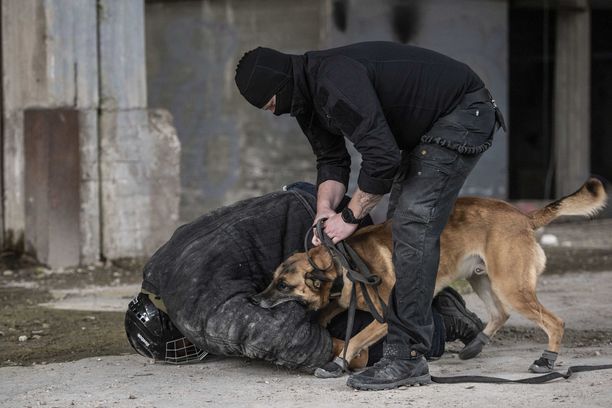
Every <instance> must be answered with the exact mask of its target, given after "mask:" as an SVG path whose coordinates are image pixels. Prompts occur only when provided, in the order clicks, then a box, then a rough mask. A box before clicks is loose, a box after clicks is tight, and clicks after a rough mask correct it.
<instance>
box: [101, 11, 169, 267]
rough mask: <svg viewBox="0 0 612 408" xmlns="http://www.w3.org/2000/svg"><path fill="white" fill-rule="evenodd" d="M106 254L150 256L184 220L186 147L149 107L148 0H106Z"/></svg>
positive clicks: (103, 139) (103, 62)
mask: <svg viewBox="0 0 612 408" xmlns="http://www.w3.org/2000/svg"><path fill="white" fill-rule="evenodd" d="M98 24H99V33H100V39H99V40H100V45H99V49H100V54H99V55H100V92H101V106H100V107H101V110H100V174H101V177H102V179H101V192H102V194H101V205H102V207H101V210H102V253H103V255H104V256H105V257H106V258H110V259H113V258H121V257H138V256H148V255H150V254H151V252H153V251H154V250H155V249H156V248H157V247H159V246H160V245H161V244H162V243H163V242H165V241H166V240H167V239H168V238H169V237H170V235H171V233H172V231H173V230H174V228H175V227H176V226H177V223H178V205H179V201H178V200H179V197H180V194H179V193H178V190H179V189H180V180H179V160H180V159H179V157H180V144H179V142H178V138H177V136H176V132H175V131H174V128H173V126H172V123H171V121H172V119H171V116H170V114H169V113H167V112H165V111H151V112H149V111H148V110H147V93H146V70H145V66H146V65H145V62H146V61H145V41H144V36H145V31H144V30H145V27H144V1H141V0H138V1H136V0H133V1H124V0H99V16H98Z"/></svg>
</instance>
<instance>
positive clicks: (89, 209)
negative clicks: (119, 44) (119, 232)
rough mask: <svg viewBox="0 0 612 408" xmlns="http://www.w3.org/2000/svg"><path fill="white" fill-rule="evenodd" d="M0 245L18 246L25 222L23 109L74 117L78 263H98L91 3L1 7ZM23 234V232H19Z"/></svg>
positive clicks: (41, 1)
mask: <svg viewBox="0 0 612 408" xmlns="http://www.w3.org/2000/svg"><path fill="white" fill-rule="evenodd" d="M1 7H2V44H1V46H2V88H3V92H2V105H3V109H2V127H3V132H2V133H3V159H4V160H3V163H2V164H3V182H4V183H3V188H4V220H5V222H4V229H3V231H4V238H5V242H4V245H5V246H13V247H17V249H21V248H22V247H23V237H24V232H25V224H26V222H25V220H26V205H25V203H26V200H27V199H28V197H26V195H25V193H26V192H25V160H26V157H25V154H24V111H25V110H26V109H28V108H33V107H35V108H49V109H50V108H60V107H70V108H73V109H77V110H78V112H79V117H80V119H79V121H78V122H79V126H80V128H79V149H80V155H81V162H80V166H81V168H82V171H81V174H82V178H81V186H80V194H81V196H80V197H81V198H80V212H81V216H80V220H81V224H80V225H79V229H80V231H81V246H80V248H79V258H80V262H91V261H94V260H96V259H98V257H99V253H100V244H99V222H91V220H97V219H98V217H99V206H98V203H99V200H98V195H97V194H92V191H98V186H97V179H98V176H97V171H95V169H97V153H96V152H97V150H96V149H97V145H98V140H97V134H98V132H97V107H98V100H99V97H98V60H97V29H96V14H97V10H96V1H95V0H81V1H73V0H19V1H2V6H1ZM26 236H27V233H26Z"/></svg>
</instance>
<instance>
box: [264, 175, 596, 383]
mask: <svg viewBox="0 0 612 408" xmlns="http://www.w3.org/2000/svg"><path fill="white" fill-rule="evenodd" d="M606 199H607V195H606V192H605V190H604V187H603V185H602V183H601V182H600V181H599V180H597V179H594V178H592V179H589V180H588V181H587V182H586V183H585V184H584V185H583V186H582V187H581V188H580V189H579V190H578V191H576V192H575V193H573V194H571V195H569V196H566V197H564V198H562V199H560V200H558V201H555V202H554V203H552V204H549V205H547V206H546V207H544V208H542V209H540V210H537V211H534V212H532V213H530V214H524V213H522V212H521V211H519V210H518V209H517V208H515V207H513V206H511V205H510V204H508V203H506V202H504V201H500V200H495V199H489V198H476V197H463V198H459V199H458V200H457V202H456V204H455V207H454V210H453V213H452V215H451V217H450V219H449V221H448V224H447V225H446V228H445V229H444V231H443V233H442V236H441V238H440V240H441V252H440V266H439V269H438V275H437V278H436V287H435V293H438V292H439V291H440V290H442V289H443V288H445V287H446V286H448V285H450V284H451V283H452V282H453V281H455V280H457V279H467V280H468V281H469V282H470V284H471V286H472V288H473V289H474V291H475V292H476V293H477V294H478V296H479V297H480V299H482V301H483V302H484V303H485V305H486V307H487V310H488V312H489V315H490V319H489V322H488V324H487V325H486V327H485V329H484V330H483V333H482V334H484V336H482V334H481V335H479V338H477V339H475V340H474V341H473V342H472V343H474V342H476V344H472V343H470V344H469V345H468V346H466V349H467V348H469V347H472V350H471V351H470V352H468V353H467V354H469V357H473V356H475V355H476V354H478V353H479V352H480V350H481V349H482V346H483V345H484V344H486V342H487V340H488V339H489V338H491V337H492V336H493V335H494V334H495V333H496V332H497V331H498V330H499V329H500V328H501V327H502V326H503V324H504V323H505V322H506V320H508V317H509V314H508V312H509V309H510V308H512V309H514V310H516V311H517V312H518V313H520V314H521V315H523V316H524V317H526V318H527V319H529V320H531V321H532V322H534V323H536V324H537V325H538V326H540V327H541V328H542V329H543V330H544V331H545V332H546V334H547V335H548V349H547V351H545V352H544V353H543V354H542V357H541V358H540V359H539V360H536V362H534V364H532V366H531V367H530V370H531V371H535V372H545V371H551V370H552V368H553V365H554V358H555V357H556V353H558V352H559V347H560V345H561V338H562V337H563V326H564V323H563V320H561V319H560V318H559V317H557V316H555V315H554V314H553V313H551V312H550V311H549V310H547V309H546V308H545V307H544V306H542V305H541V304H540V302H539V301H538V299H537V297H536V283H537V279H538V276H539V275H540V274H541V273H542V272H543V271H544V266H545V264H546V256H545V255H544V251H543V250H542V248H541V247H540V245H539V244H538V242H537V240H536V238H535V234H534V231H535V230H536V229H537V228H540V227H542V226H544V225H546V224H548V223H549V222H551V221H552V220H554V219H555V218H557V217H559V216H562V215H582V216H589V215H594V214H595V213H597V212H598V211H599V210H600V209H601V208H603V207H604V206H605V202H606ZM347 242H348V243H349V245H351V246H352V247H353V249H354V250H355V251H356V252H357V253H358V254H359V256H360V257H361V258H362V259H363V260H364V261H365V262H366V264H367V265H368V267H369V268H370V269H371V271H372V273H374V274H376V275H378V276H379V277H380V278H381V280H382V283H381V284H380V286H379V287H378V290H379V293H380V295H381V297H382V298H383V299H384V300H385V302H386V301H387V300H388V299H389V294H390V293H391V289H392V288H393V285H394V284H395V273H394V270H393V264H392V262H391V251H392V248H393V246H392V239H391V222H390V221H387V222H386V223H384V224H380V225H374V226H370V227H366V228H363V229H361V230H359V231H357V232H356V233H355V234H354V235H353V236H351V237H350V238H349V239H347ZM308 255H309V256H310V257H311V258H312V259H313V260H314V261H315V262H316V264H317V265H319V266H321V267H323V266H324V265H325V266H326V265H332V266H331V267H330V268H329V269H328V270H326V271H325V272H320V271H319V272H317V271H313V268H312V266H311V265H310V263H309V261H308V258H307V256H306V253H296V254H294V255H292V256H290V257H289V258H288V259H287V260H286V261H285V262H283V263H282V264H281V265H280V266H279V267H278V268H277V269H276V271H275V272H274V278H273V281H272V283H270V285H269V286H268V288H267V289H266V290H265V291H263V292H261V293H260V294H258V295H256V296H255V297H254V300H255V301H257V302H258V303H259V304H260V305H261V306H262V307H266V308H271V307H274V306H276V305H278V304H280V303H283V302H287V301H290V300H297V301H299V302H301V303H303V304H305V305H306V306H307V307H308V308H310V309H312V310H319V309H322V310H321V318H320V322H321V324H322V325H324V326H326V325H327V323H329V321H330V320H331V319H332V318H333V317H334V316H336V315H337V314H338V313H340V312H342V311H343V310H345V309H346V308H347V307H348V304H349V301H350V295H351V289H352V283H351V282H350V281H349V280H348V279H347V277H346V270H343V269H344V268H342V267H341V266H340V265H339V264H338V263H334V260H332V258H331V256H330V255H329V252H328V251H327V250H325V248H323V247H320V246H319V247H315V248H312V249H311V250H310V251H309V252H308ZM339 276H343V277H344V279H343V281H344V287H343V289H342V294H341V296H340V297H339V298H337V299H334V300H331V301H330V292H331V287H332V283H331V281H333V280H334V279H335V278H336V277H339ZM368 291H369V295H370V298H371V299H372V300H373V302H374V304H375V306H376V308H377V310H378V312H379V313H382V312H383V311H382V308H381V305H380V304H379V302H378V300H377V296H376V295H375V293H374V290H373V289H372V288H370V287H368ZM357 308H358V309H360V310H364V311H368V307H367V304H366V302H365V301H364V297H363V294H362V292H361V290H360V288H359V287H357ZM386 333H387V325H386V324H381V323H379V322H378V321H376V320H374V321H373V322H372V323H370V324H369V325H368V326H367V327H366V328H365V329H363V330H362V331H361V332H359V333H358V334H357V335H355V336H354V337H353V338H351V341H350V343H349V346H348V349H347V352H346V359H347V361H348V362H349V363H350V362H351V360H353V359H354V358H355V357H356V356H358V355H359V354H360V352H361V351H362V350H367V348H368V347H369V346H371V345H372V344H374V343H375V342H377V341H378V340H379V339H381V338H382V337H383V336H385V335H386ZM485 336H486V337H485ZM483 338H484V339H485V340H483ZM478 342H480V343H478ZM464 350H465V349H464ZM337 355H338V356H342V351H340V352H339V353H338V354H337ZM542 359H545V361H542ZM353 366H354V364H353Z"/></svg>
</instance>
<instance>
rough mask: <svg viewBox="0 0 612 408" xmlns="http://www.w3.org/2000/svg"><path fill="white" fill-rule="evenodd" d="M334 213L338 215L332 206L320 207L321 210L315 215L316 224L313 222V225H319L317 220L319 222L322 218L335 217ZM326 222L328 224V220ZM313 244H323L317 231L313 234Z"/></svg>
mask: <svg viewBox="0 0 612 408" xmlns="http://www.w3.org/2000/svg"><path fill="white" fill-rule="evenodd" d="M334 215H337V214H336V212H335V211H334V210H332V209H331V208H320V209H319V211H317V215H316V216H315V220H314V224H312V227H313V228H314V226H315V225H317V222H319V220H320V219H321V218H328V219H329V218H331V217H333V216H334ZM326 224H327V222H326ZM312 245H314V246H319V245H321V240H320V239H319V237H317V234H316V231H315V232H313V234H312Z"/></svg>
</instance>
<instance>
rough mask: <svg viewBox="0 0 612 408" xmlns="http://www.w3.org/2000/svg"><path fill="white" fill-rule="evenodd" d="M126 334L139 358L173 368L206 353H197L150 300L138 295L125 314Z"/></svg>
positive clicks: (200, 357) (204, 355)
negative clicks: (142, 357) (143, 357)
mask: <svg viewBox="0 0 612 408" xmlns="http://www.w3.org/2000/svg"><path fill="white" fill-rule="evenodd" d="M125 333H126V334H127V338H128V341H129V342H130V345H131V346H132V347H133V348H134V350H136V351H137V352H138V354H140V355H142V356H145V357H148V358H152V359H154V360H155V361H163V362H166V363H170V364H185V363H189V362H193V361H199V360H202V359H203V358H204V357H206V355H207V354H208V353H207V352H205V351H203V350H200V349H198V348H197V347H196V346H194V345H193V343H191V342H190V341H189V340H188V339H187V338H186V337H185V336H183V334H182V333H181V332H180V331H179V330H178V329H177V328H176V327H175V326H174V324H172V322H171V321H170V318H169V317H168V315H167V314H166V313H164V312H163V311H161V310H159V309H158V308H157V307H155V305H154V304H153V302H151V299H149V296H147V295H146V294H144V293H139V294H138V296H137V297H136V298H134V299H133V300H132V301H131V302H130V304H129V305H128V310H127V312H126V313H125Z"/></svg>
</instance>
